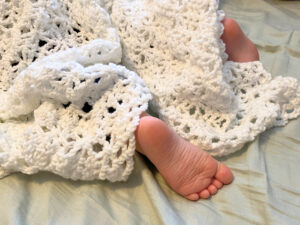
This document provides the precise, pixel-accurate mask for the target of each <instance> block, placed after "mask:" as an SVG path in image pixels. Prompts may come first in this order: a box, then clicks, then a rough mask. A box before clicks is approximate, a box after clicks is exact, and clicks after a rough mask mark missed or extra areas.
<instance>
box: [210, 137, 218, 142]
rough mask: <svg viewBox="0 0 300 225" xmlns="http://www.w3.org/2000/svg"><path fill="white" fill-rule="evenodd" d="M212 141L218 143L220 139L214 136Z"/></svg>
mask: <svg viewBox="0 0 300 225" xmlns="http://www.w3.org/2000/svg"><path fill="white" fill-rule="evenodd" d="M211 141H212V143H218V142H219V141H220V139H219V138H217V137H214V138H213V139H212V140H211Z"/></svg>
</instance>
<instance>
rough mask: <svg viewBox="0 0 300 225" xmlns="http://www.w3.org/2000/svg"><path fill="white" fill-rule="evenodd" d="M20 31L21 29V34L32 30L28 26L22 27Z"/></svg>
mask: <svg viewBox="0 0 300 225" xmlns="http://www.w3.org/2000/svg"><path fill="white" fill-rule="evenodd" d="M20 31H21V34H26V33H29V32H30V29H28V28H27V27H22V28H21V30H20Z"/></svg>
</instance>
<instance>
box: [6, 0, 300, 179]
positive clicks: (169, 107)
mask: <svg viewBox="0 0 300 225" xmlns="http://www.w3.org/2000/svg"><path fill="white" fill-rule="evenodd" d="M217 6H218V5H217V2H216V0H201V1H196V0H194V1H191V0H189V1H188V0H182V1H179V0H160V1H159V0H114V1H112V0H102V1H101V0H79V1H67V0H65V1H64V0H51V1H50V0H39V1H29V0H25V1H17V0H11V1H3V2H1V3H0V14H1V16H2V15H3V16H2V17H1V18H0V38H1V42H0V71H1V72H0V73H1V74H0V99H1V100H0V101H1V105H0V177H2V176H5V175H7V174H9V173H11V172H14V171H21V172H23V173H27V174H32V173H36V172H38V171H39V170H47V171H51V172H54V173H57V174H59V175H61V176H63V177H66V178H71V179H75V180H77V179H82V180H92V179H108V180H110V181H117V180H126V179H127V177H128V175H129V174H130V173H131V171H132V169H133V159H132V157H133V154H134V151H135V138H134V131H135V129H136V126H137V125H138V123H139V115H140V114H141V112H143V111H145V110H146V109H147V107H148V101H149V100H150V99H151V94H152V95H153V97H154V99H153V101H151V106H153V109H154V110H155V111H157V113H158V114H159V116H160V117H161V118H162V119H163V120H164V121H165V122H166V123H167V124H168V125H170V126H171V127H173V128H174V129H175V130H176V131H177V132H178V133H179V134H180V135H181V136H183V137H184V138H186V139H187V140H188V141H190V142H192V143H194V144H196V145H198V146H199V147H201V148H203V149H205V150H206V151H208V152H209V153H210V154H212V155H214V156H222V155H226V154H229V153H232V152H234V151H236V150H238V149H240V148H241V147H242V146H243V145H244V144H245V143H246V142H248V141H251V140H253V139H254V137H255V136H256V135H257V134H259V133H260V132H262V131H264V130H265V129H266V128H269V127H272V126H279V125H284V124H286V123H287V120H288V119H292V118H296V117H297V116H298V115H299V113H300V107H299V106H300V89H299V86H298V83H297V81H296V80H295V79H293V78H288V77H276V78H275V79H272V77H271V75H270V74H269V73H267V72H266V71H265V70H264V68H263V67H262V65H261V63H260V62H250V63H233V62H230V61H227V55H226V53H225V45H224V43H223V42H222V41H221V39H220V36H221V34H222V31H223V26H222V24H221V22H220V21H221V20H222V19H223V18H224V13H223V12H222V11H218V10H217ZM111 21H112V22H111ZM121 45H122V49H121ZM119 63H122V64H123V66H121V65H117V64H119ZM124 66H125V67H124ZM130 70H132V71H134V72H132V71H130ZM137 74H138V75H140V76H141V77H142V79H143V80H142V79H141V78H140V77H139V76H138V75H137ZM144 82H145V84H146V85H147V87H149V89H150V91H151V94H150V91H149V90H148V88H147V87H146V85H145V84H144Z"/></svg>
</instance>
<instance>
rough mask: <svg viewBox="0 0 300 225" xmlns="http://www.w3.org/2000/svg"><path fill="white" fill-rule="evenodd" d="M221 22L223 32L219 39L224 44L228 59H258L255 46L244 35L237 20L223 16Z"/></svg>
mask: <svg viewBox="0 0 300 225" xmlns="http://www.w3.org/2000/svg"><path fill="white" fill-rule="evenodd" d="M222 23H223V25H224V32H223V35H222V36H221V39H222V40H223V41H224V43H225V44H226V53H227V54H228V60H231V61H234V62H251V61H256V60H259V55H258V51H257V48H256V46H255V45H254V44H253V42H252V41H250V40H249V39H248V38H247V37H246V35H245V34H244V33H243V31H242V29H241V28H240V26H239V25H238V24H237V22H236V21H235V20H233V19H231V18H225V19H224V20H223V21H222Z"/></svg>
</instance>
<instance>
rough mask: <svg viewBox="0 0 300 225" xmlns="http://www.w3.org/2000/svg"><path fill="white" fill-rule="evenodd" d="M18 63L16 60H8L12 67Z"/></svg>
mask: <svg viewBox="0 0 300 225" xmlns="http://www.w3.org/2000/svg"><path fill="white" fill-rule="evenodd" d="M18 64H19V62H18V61H12V62H10V65H11V66H12V67H14V66H17V65H18Z"/></svg>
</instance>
